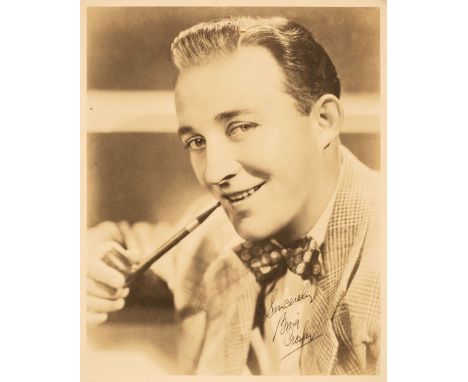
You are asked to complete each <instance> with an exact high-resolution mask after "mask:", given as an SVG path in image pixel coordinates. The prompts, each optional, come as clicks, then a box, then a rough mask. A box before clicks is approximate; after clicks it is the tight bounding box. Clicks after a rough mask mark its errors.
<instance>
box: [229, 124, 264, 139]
mask: <svg viewBox="0 0 468 382" xmlns="http://www.w3.org/2000/svg"><path fill="white" fill-rule="evenodd" d="M257 126H258V125H257V124H256V123H239V124H233V125H231V126H229V128H228V132H227V135H228V136H230V137H236V136H239V135H241V134H245V133H247V132H248V131H250V130H253V129H255V128H256V127H257Z"/></svg>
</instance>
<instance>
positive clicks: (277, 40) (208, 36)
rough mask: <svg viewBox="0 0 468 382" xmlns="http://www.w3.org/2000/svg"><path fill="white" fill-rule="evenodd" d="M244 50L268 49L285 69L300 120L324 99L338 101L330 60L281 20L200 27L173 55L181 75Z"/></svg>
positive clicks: (179, 41) (177, 43) (179, 40)
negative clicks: (247, 47)
mask: <svg viewBox="0 0 468 382" xmlns="http://www.w3.org/2000/svg"><path fill="white" fill-rule="evenodd" d="M242 46H260V47H264V48H266V49H268V51H270V53H271V54H272V55H273V57H274V58H275V59H276V61H277V62H278V64H279V66H280V67H281V68H282V70H283V73H284V76H285V84H284V86H285V92H286V93H287V94H289V95H290V96H292V97H293V98H294V99H295V100H296V105H297V108H298V111H299V112H300V113H301V114H302V115H308V114H310V111H311V108H312V105H313V104H314V102H315V101H317V100H318V99H319V98H320V97H321V96H322V95H324V94H333V95H335V96H336V97H337V98H339V97H340V80H339V79H338V75H337V73H336V69H335V66H334V65H333V63H332V61H331V59H330V57H329V56H328V54H327V53H326V52H325V50H324V49H323V47H322V46H321V45H320V44H319V43H317V42H316V41H315V40H314V38H313V36H312V33H310V32H309V31H308V30H307V29H306V28H304V27H303V26H302V25H300V24H298V23H296V22H294V21H290V20H287V19H285V18H282V17H270V18H253V17H232V18H224V19H219V20H214V21H209V22H204V23H200V24H197V25H194V26H193V27H191V28H189V29H187V30H185V31H182V32H181V33H180V34H179V35H178V36H177V37H176V38H175V40H174V41H173V43H172V46H171V50H172V58H173V61H174V64H175V65H176V66H177V68H178V69H179V70H181V71H182V70H184V69H186V68H189V67H192V66H197V65H203V64H206V63H208V62H210V61H212V60H214V59H216V58H219V57H224V56H228V55H230V54H232V53H234V52H235V51H236V50H237V49H238V48H239V47H242Z"/></svg>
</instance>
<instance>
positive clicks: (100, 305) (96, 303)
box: [87, 295, 125, 313]
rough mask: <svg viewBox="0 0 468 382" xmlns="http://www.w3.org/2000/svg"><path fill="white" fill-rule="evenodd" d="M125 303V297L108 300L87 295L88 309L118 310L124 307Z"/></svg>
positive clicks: (96, 310) (100, 311)
mask: <svg viewBox="0 0 468 382" xmlns="http://www.w3.org/2000/svg"><path fill="white" fill-rule="evenodd" d="M124 305H125V300H124V299H123V298H119V299H117V300H108V299H105V298H99V297H94V296H90V295H88V296H87V308H88V310H92V311H94V312H99V313H102V312H106V313H108V312H114V311H116V310H120V309H122V308H123V306H124Z"/></svg>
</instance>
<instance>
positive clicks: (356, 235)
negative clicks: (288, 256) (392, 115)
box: [301, 148, 368, 375]
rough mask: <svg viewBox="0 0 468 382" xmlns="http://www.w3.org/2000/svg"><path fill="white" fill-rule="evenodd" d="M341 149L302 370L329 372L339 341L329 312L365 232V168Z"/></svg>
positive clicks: (341, 291)
mask: <svg viewBox="0 0 468 382" xmlns="http://www.w3.org/2000/svg"><path fill="white" fill-rule="evenodd" d="M342 153H343V164H342V166H343V168H342V176H341V178H340V181H339V184H338V189H337V196H336V201H335V206H334V208H333V212H332V216H331V218H330V222H329V224H328V228H327V235H326V237H325V242H324V245H323V247H322V256H323V258H322V259H323V264H324V267H325V271H326V274H325V276H324V278H323V279H321V280H320V281H319V282H318V284H317V293H316V296H315V299H314V302H313V304H311V307H310V309H311V312H310V315H308V317H309V325H308V326H309V328H310V334H311V336H312V338H314V337H317V338H316V339H314V340H313V341H312V342H310V343H309V344H307V345H305V346H304V347H303V349H302V354H301V370H302V374H328V375H329V374H332V373H333V368H334V365H335V362H336V358H337V352H338V345H339V342H338V339H337V337H336V334H335V330H334V328H333V315H334V312H335V310H336V308H337V306H338V304H339V302H340V300H341V298H342V297H343V295H344V294H345V292H346V289H347V285H348V280H349V278H350V277H351V275H352V273H353V269H354V268H355V266H356V264H357V262H358V259H359V254H360V250H361V248H362V244H363V242H364V238H365V234H366V232H367V222H368V213H367V211H368V207H367V206H366V202H367V200H368V198H367V196H366V195H365V192H364V190H366V189H367V187H362V186H363V184H362V182H363V181H364V179H365V172H368V170H367V168H365V167H364V166H363V165H361V164H360V162H358V161H357V159H355V157H354V156H353V155H352V154H351V153H350V152H349V151H348V150H347V149H345V148H343V150H342ZM361 166H362V168H361Z"/></svg>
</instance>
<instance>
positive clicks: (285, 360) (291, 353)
mask: <svg viewBox="0 0 468 382" xmlns="http://www.w3.org/2000/svg"><path fill="white" fill-rule="evenodd" d="M335 199H336V191H335V193H334V195H333V196H332V198H331V199H330V201H329V202H328V205H327V207H326V208H325V210H324V212H323V213H322V215H321V217H320V218H319V220H318V222H317V223H316V224H315V225H314V227H313V228H312V230H311V231H310V232H309V235H310V236H311V237H312V238H313V239H314V240H315V241H316V242H317V246H318V247H320V246H321V245H322V243H323V241H324V239H325V235H326V232H327V226H328V222H329V221H330V217H331V213H332V210H333V206H334V204H335ZM315 289H316V286H315V283H314V282H311V281H309V280H303V279H302V278H301V277H300V276H298V275H296V274H295V273H293V272H291V271H290V270H289V269H288V270H287V272H286V274H285V275H284V276H283V277H281V278H280V279H279V280H278V281H277V282H276V284H275V285H274V286H272V288H271V290H269V293H267V295H266V296H265V312H266V319H265V323H264V325H265V326H264V329H265V333H264V338H262V336H261V334H260V331H259V329H258V328H255V329H254V330H252V337H251V345H252V347H253V350H254V352H255V355H256V357H257V360H258V363H259V366H260V371H261V374H262V375H264V374H287V375H298V374H300V355H301V344H300V342H296V341H295V340H294V339H296V340H297V338H298V337H299V338H300V337H301V336H303V335H304V325H305V323H306V320H305V319H304V317H307V316H310V315H309V314H307V310H308V309H310V305H311V302H312V301H313V298H314V295H315ZM285 299H287V300H289V301H288V302H287V303H286V304H285ZM291 299H292V300H291ZM286 305H287V307H286V308H282V307H284V306H286ZM296 336H298V337H296Z"/></svg>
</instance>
